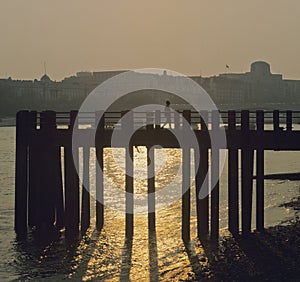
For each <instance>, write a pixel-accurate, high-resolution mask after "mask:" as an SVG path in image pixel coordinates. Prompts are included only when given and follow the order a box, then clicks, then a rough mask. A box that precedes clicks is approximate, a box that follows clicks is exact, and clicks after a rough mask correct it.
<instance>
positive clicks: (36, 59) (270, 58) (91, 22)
mask: <svg viewBox="0 0 300 282" xmlns="http://www.w3.org/2000/svg"><path fill="white" fill-rule="evenodd" d="M299 15H300V1H299V0H251V1H250V0H249V1H248V0H185V1H184V0H182V1H179V0H151V1H150V0H149V1H145V0H131V1H130V0H119V1H114V0H107V1H104V0H51V1H50V0H26V1H25V0H0V43H1V52H0V77H5V76H12V77H13V78H23V79H33V78H40V77H41V75H42V74H43V72H44V70H43V69H44V66H43V65H44V61H46V62H47V73H48V75H49V76H50V77H51V78H53V79H56V80H60V79H62V78H63V77H65V76H69V75H71V74H74V73H75V72H77V71H81V70H90V71H101V70H115V69H136V68H145V67H159V68H166V69H171V70H175V71H177V72H180V73H183V74H195V75H199V74H200V72H201V73H202V75H203V76H209V75H214V74H218V73H222V72H224V71H225V65H226V64H228V65H229V66H230V71H231V72H240V71H248V70H249V64H250V63H251V62H253V61H255V60H265V61H267V62H269V63H270V64H271V69H272V71H273V72H274V73H277V72H280V73H282V74H283V75H284V77H285V78H296V79H300V55H299V52H300V16H299Z"/></svg>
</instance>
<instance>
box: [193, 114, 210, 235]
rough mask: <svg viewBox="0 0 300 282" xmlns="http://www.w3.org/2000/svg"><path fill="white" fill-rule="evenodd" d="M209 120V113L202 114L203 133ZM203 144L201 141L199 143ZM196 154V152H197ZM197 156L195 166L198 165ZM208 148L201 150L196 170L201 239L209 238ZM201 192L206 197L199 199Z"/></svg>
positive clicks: (197, 207)
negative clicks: (197, 162)
mask: <svg viewBox="0 0 300 282" xmlns="http://www.w3.org/2000/svg"><path fill="white" fill-rule="evenodd" d="M207 119H208V113H207V111H202V112H201V131H202V132H203V133H204V134H208V129H207V125H206V123H205V121H207ZM199 142H200V143H201V140H200V141H199ZM195 153H196V150H195ZM196 157H197V156H196V154H195V164H196ZM207 173H208V148H200V160H199V167H198V170H196V209H197V233H198V234H197V235H198V238H199V239H202V238H203V237H205V236H207V234H208V215H209V211H208V204H209V202H208V199H209V190H208V188H209V187H208V175H207ZM200 190H201V192H202V193H203V194H206V197H204V198H203V199H199V194H200Z"/></svg>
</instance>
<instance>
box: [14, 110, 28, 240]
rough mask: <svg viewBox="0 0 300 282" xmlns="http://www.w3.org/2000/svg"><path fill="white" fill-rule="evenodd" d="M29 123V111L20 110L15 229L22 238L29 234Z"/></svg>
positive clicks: (17, 125) (17, 130)
mask: <svg viewBox="0 0 300 282" xmlns="http://www.w3.org/2000/svg"><path fill="white" fill-rule="evenodd" d="M29 124H30V116H29V112H28V111H20V112H18V113H17V118H16V176H15V177H16V180H15V182H16V183H15V187H16V188H15V231H16V234H17V238H20V239H21V238H24V237H26V234H27V188H28V187H27V184H28V179H27V175H28V162H27V158H28V138H29Z"/></svg>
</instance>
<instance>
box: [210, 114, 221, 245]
mask: <svg viewBox="0 0 300 282" xmlns="http://www.w3.org/2000/svg"><path fill="white" fill-rule="evenodd" d="M219 126H220V114H219V112H218V111H212V130H213V131H217V130H219ZM219 154H220V153H219V148H212V149H211V185H214V187H211V189H212V191H211V239H212V240H216V239H218V238H219V197H220V196H219V194H220V192H219Z"/></svg>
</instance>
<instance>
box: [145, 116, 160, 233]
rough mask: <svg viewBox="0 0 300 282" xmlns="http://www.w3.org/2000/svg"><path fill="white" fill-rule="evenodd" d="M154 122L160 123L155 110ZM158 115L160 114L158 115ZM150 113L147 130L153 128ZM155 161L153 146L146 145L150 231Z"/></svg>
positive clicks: (152, 221)
mask: <svg viewBox="0 0 300 282" xmlns="http://www.w3.org/2000/svg"><path fill="white" fill-rule="evenodd" d="M155 114H156V115H155V124H156V126H158V124H160V119H158V115H157V111H156V112H155ZM159 117H160V116H159ZM152 122H153V118H152V113H147V130H149V131H151V130H153V124H151V123H152ZM154 165H155V163H154V148H152V150H151V147H150V146H147V166H148V227H149V230H150V231H154V230H155V176H154V175H155V166H154Z"/></svg>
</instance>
